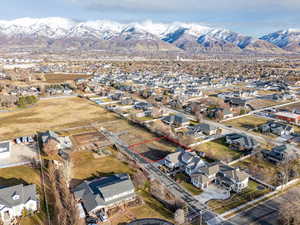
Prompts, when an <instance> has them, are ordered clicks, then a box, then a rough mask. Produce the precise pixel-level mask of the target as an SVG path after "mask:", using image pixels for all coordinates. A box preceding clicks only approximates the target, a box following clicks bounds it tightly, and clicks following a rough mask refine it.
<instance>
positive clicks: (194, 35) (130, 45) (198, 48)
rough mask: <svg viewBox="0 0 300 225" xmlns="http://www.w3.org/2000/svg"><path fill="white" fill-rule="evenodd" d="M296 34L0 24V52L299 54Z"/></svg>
mask: <svg viewBox="0 0 300 225" xmlns="http://www.w3.org/2000/svg"><path fill="white" fill-rule="evenodd" d="M299 43H300V30H295V29H293V30H292V29H290V30H287V31H279V32H276V33H272V34H268V35H265V36H263V37H262V38H260V39H257V38H254V37H251V36H246V35H242V34H240V33H236V32H233V31H230V30H227V29H219V28H212V27H208V26H203V25H201V24H197V23H181V22H174V23H153V22H151V21H145V22H141V23H129V24H124V23H118V22H113V21H108V20H98V21H87V22H79V21H75V20H70V19H66V18H58V17H53V18H42V19H33V18H21V19H16V20H10V21H6V20H2V21H1V20H0V46H2V47H9V46H32V47H47V48H60V49H64V48H85V49H110V50H127V51H128V50H139V51H148V50H151V51H153V50H155V51H157V50H159V51H187V52H193V53H201V52H245V51H246V52H260V53H286V52H287V51H294V52H300V46H299Z"/></svg>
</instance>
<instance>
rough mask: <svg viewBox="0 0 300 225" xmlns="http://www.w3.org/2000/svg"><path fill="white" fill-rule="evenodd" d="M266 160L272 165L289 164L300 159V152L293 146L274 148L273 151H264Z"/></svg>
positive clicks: (286, 145)
mask: <svg viewBox="0 0 300 225" xmlns="http://www.w3.org/2000/svg"><path fill="white" fill-rule="evenodd" d="M262 154H263V156H264V158H265V159H266V160H268V161H270V162H272V163H275V164H277V163H278V164H279V163H284V162H288V161H290V160H293V159H298V158H299V157H300V150H299V149H298V148H296V147H295V146H293V145H289V144H285V145H280V146H276V147H274V148H272V150H270V151H269V150H263V151H262Z"/></svg>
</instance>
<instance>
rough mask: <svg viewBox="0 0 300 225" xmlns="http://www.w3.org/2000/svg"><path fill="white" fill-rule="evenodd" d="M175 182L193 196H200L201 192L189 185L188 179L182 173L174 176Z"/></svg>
mask: <svg viewBox="0 0 300 225" xmlns="http://www.w3.org/2000/svg"><path fill="white" fill-rule="evenodd" d="M175 178H176V180H177V182H178V183H179V184H180V185H181V186H182V187H183V188H185V189H186V190H187V191H189V192H190V193H191V194H193V195H199V194H201V193H202V192H203V191H202V190H201V189H199V188H196V187H195V186H194V185H192V184H191V183H189V182H187V179H188V177H187V176H186V175H185V174H183V173H178V174H176V176H175Z"/></svg>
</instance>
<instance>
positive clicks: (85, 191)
mask: <svg viewBox="0 0 300 225" xmlns="http://www.w3.org/2000/svg"><path fill="white" fill-rule="evenodd" d="M73 193H74V196H75V199H76V200H77V201H79V202H81V203H82V205H83V207H84V209H85V210H86V212H87V214H89V215H90V216H93V215H96V214H97V213H98V212H104V213H106V212H107V211H108V210H110V209H113V208H115V207H117V206H120V205H123V204H126V203H128V202H131V201H134V200H135V199H136V195H135V190H134V186H133V183H132V181H131V179H130V177H129V175H128V174H115V175H112V176H108V177H101V178H97V179H94V180H91V181H87V180H86V181H84V182H83V183H81V184H80V185H78V186H77V187H75V188H74V189H73Z"/></svg>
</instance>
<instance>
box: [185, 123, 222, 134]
mask: <svg viewBox="0 0 300 225" xmlns="http://www.w3.org/2000/svg"><path fill="white" fill-rule="evenodd" d="M217 131H218V127H216V126H214V125H211V124H207V123H201V124H197V125H195V126H192V127H190V128H189V131H188V134H191V135H195V136H196V135H199V134H205V135H215V134H217Z"/></svg>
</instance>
